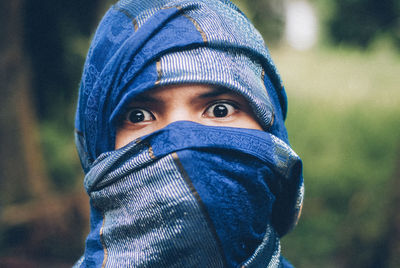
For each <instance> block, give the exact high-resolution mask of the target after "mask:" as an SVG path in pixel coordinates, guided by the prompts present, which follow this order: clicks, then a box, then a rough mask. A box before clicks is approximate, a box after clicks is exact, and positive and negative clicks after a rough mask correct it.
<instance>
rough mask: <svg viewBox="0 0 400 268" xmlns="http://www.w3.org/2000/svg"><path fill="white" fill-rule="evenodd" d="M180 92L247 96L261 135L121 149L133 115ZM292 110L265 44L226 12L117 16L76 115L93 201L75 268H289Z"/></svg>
mask: <svg viewBox="0 0 400 268" xmlns="http://www.w3.org/2000/svg"><path fill="white" fill-rule="evenodd" d="M182 83H200V84H209V85H217V86H222V87H225V88H227V89H230V90H232V91H234V92H236V93H238V94H240V95H241V96H243V97H244V98H245V99H246V100H247V101H248V102H249V104H250V106H251V108H252V110H253V112H254V114H255V115H256V117H257V119H258V122H259V123H260V125H262V127H263V128H264V130H265V131H259V130H247V129H240V128H226V127H225V128H222V127H206V126H201V125H198V124H194V123H191V122H177V123H173V124H171V125H170V126H168V127H166V128H165V129H163V130H160V131H158V132H156V133H154V134H151V135H149V136H147V137H144V138H142V139H141V141H139V140H137V141H134V142H132V143H130V144H129V145H127V146H125V147H123V148H121V149H119V150H114V147H115V135H116V124H117V121H118V120H119V119H120V116H121V115H122V114H123V113H124V112H125V111H126V110H125V109H126V107H127V104H129V103H130V102H131V101H132V100H133V99H134V98H135V97H136V96H137V95H138V94H140V93H142V92H144V91H146V90H149V89H152V88H154V87H160V86H166V85H171V84H182ZM286 110H287V104H286V95H285V91H284V88H283V86H282V83H281V81H280V77H279V74H278V73H277V70H276V68H275V66H274V64H273V62H272V60H271V57H270V55H269V52H268V50H267V49H266V47H265V44H264V41H263V39H262V37H261V36H260V34H259V33H258V31H257V30H256V29H255V28H254V27H253V25H252V24H251V23H250V21H249V20H248V19H247V18H246V17H245V16H244V14H243V13H241V12H240V10H238V9H237V7H236V6H234V5H233V4H232V3H231V2H229V1H227V0H202V1H200V0H170V1H167V0H142V1H138V0H135V1H134V0H121V1H119V2H118V3H117V4H115V5H114V6H113V7H111V8H110V10H109V11H108V12H107V13H106V15H105V16H104V18H103V20H102V21H101V23H100V25H99V27H98V29H97V31H96V34H95V36H94V38H93V41H92V44H91V47H90V49H89V52H88V56H87V59H86V62H85V66H84V71H83V75H82V81H81V85H80V91H79V100H78V107H77V113H76V124H75V127H76V144H77V149H78V152H79V156H80V158H81V162H82V166H83V168H84V171H85V173H86V177H85V187H86V190H87V192H88V194H89V196H90V200H91V231H90V233H89V235H88V237H87V240H86V249H85V254H84V256H83V258H82V259H81V260H80V262H78V263H77V267H86V266H89V267H101V266H102V265H105V266H107V267H116V266H119V267H120V266H134V267H162V266H168V267H203V266H204V267H236V266H238V265H244V266H245V267H283V266H284V267H286V266H289V265H288V264H287V263H288V262H286V261H283V259H282V257H281V255H280V245H279V237H281V236H283V235H284V234H286V233H287V232H288V231H290V230H291V229H292V228H293V227H294V225H295V224H296V222H297V220H298V216H299V214H300V209H301V205H302V200H303V189H304V188H303V179H302V174H301V161H300V159H299V158H298V156H297V155H296V154H295V153H294V152H293V151H292V150H291V148H290V146H289V142H288V137H287V133H286V128H285V126H284V120H285V117H286ZM286 264H287V265H286Z"/></svg>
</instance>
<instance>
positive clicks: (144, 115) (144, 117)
mask: <svg viewBox="0 0 400 268" xmlns="http://www.w3.org/2000/svg"><path fill="white" fill-rule="evenodd" d="M218 105H221V106H225V108H226V105H228V106H230V107H228V108H226V112H227V114H224V113H225V110H220V111H216V110H215V109H216V108H217V106H218ZM213 107H214V109H213V110H211V108H213ZM237 110H239V105H238V104H237V103H235V102H233V101H230V100H218V101H214V102H212V103H211V104H209V105H208V106H207V108H206V109H205V110H204V112H203V113H202V116H203V117H206V118H214V119H215V118H217V119H222V118H226V117H229V116H231V115H232V114H233V113H234V112H236V111H237ZM135 112H141V114H136V115H135V116H137V118H135V119H139V120H132V118H131V116H133V115H134V113H135ZM216 112H220V113H221V115H222V116H217V115H215V113H216ZM211 113H213V114H211ZM154 120H156V117H155V116H154V114H153V113H152V112H150V111H149V110H147V109H143V108H130V109H128V111H127V112H126V113H125V115H124V121H127V122H130V123H131V124H138V123H142V122H150V121H154Z"/></svg>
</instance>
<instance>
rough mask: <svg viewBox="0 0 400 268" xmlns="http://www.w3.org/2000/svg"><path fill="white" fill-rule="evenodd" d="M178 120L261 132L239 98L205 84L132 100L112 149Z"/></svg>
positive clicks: (155, 91)
mask: <svg viewBox="0 0 400 268" xmlns="http://www.w3.org/2000/svg"><path fill="white" fill-rule="evenodd" d="M182 120H185V121H193V122H196V123H200V124H203V125H207V126H225V127H240V128H249V129H259V130H262V128H261V126H260V124H259V123H258V122H257V120H256V119H255V116H254V115H253V112H252V110H251V108H250V107H249V104H248V103H247V101H246V100H245V99H244V98H243V97H242V96H240V95H238V94H236V93H234V92H232V91H229V90H227V89H222V88H216V87H213V86H209V85H194V84H193V85H191V84H189V85H187V84H186V85H172V86H166V87H160V88H155V89H153V90H150V91H148V92H145V93H143V94H141V95H138V96H137V97H135V100H134V101H132V102H131V103H130V104H129V106H128V109H127V112H126V113H125V114H124V116H123V117H122V120H121V122H120V124H119V126H118V128H117V135H116V140H115V149H119V148H121V147H123V146H125V145H127V144H128V143H130V142H131V141H133V140H135V139H136V138H139V137H141V136H143V135H146V134H150V133H152V132H154V131H156V130H159V129H161V128H163V127H165V126H167V125H168V124H170V123H172V122H175V121H182Z"/></svg>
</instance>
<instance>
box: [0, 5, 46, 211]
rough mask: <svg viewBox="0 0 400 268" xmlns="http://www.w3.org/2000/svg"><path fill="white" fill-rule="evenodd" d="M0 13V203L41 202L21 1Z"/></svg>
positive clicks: (41, 169)
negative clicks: (36, 200) (23, 46)
mask: <svg viewBox="0 0 400 268" xmlns="http://www.w3.org/2000/svg"><path fill="white" fill-rule="evenodd" d="M0 10H1V11H0V12H1V15H0V25H1V32H2V33H1V36H2V38H1V39H0V58H1V61H0V83H1V87H0V94H1V98H0V146H1V147H0V148H1V149H0V184H1V199H0V201H1V202H2V203H14V202H21V201H24V200H26V199H28V198H31V197H33V198H43V197H44V195H45V194H46V192H47V190H48V185H47V183H48V180H47V176H46V173H45V171H44V167H43V162H42V154H41V150H40V146H39V139H38V131H37V120H36V118H35V111H34V109H33V107H32V104H31V98H30V97H29V94H30V71H29V64H28V63H29V62H28V60H27V59H26V58H25V57H24V54H23V49H22V41H23V40H22V37H23V27H22V22H23V20H22V10H23V1H21V0H13V1H1V3H0Z"/></svg>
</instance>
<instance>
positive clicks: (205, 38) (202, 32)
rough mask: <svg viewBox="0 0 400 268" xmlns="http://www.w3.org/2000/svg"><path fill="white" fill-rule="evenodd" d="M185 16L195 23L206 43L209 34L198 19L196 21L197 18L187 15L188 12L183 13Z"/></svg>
mask: <svg viewBox="0 0 400 268" xmlns="http://www.w3.org/2000/svg"><path fill="white" fill-rule="evenodd" d="M183 16H185V17H186V18H188V19H189V20H190V21H191V22H192V23H193V24H194V27H196V29H197V31H199V33H200V34H201V37H202V38H203V42H204V43H207V35H206V33H205V32H204V31H203V29H202V28H201V27H200V24H199V23H198V22H197V21H195V19H193V18H192V17H190V16H189V15H187V14H183Z"/></svg>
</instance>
